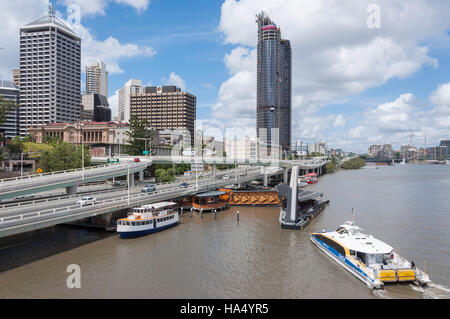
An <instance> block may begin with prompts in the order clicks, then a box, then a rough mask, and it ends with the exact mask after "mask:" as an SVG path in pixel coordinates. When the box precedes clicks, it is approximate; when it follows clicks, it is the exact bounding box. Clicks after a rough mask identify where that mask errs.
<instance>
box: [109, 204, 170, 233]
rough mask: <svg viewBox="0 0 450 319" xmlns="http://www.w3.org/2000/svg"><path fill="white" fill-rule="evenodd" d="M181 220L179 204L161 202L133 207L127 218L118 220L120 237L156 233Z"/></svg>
mask: <svg viewBox="0 0 450 319" xmlns="http://www.w3.org/2000/svg"><path fill="white" fill-rule="evenodd" d="M178 222H179V216H178V210H177V204H176V203H174V202H160V203H153V204H150V205H143V206H139V207H135V208H133V210H132V211H131V212H130V213H128V217H127V218H122V219H119V220H118V221H117V232H118V233H119V234H120V238H131V237H138V236H143V235H147V234H150V233H154V232H157V231H160V230H163V229H167V228H169V227H172V226H175V225H176V224H178Z"/></svg>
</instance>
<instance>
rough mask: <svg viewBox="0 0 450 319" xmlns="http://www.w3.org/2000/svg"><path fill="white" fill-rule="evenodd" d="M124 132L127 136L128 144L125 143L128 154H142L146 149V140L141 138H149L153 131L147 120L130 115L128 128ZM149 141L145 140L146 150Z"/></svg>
mask: <svg viewBox="0 0 450 319" xmlns="http://www.w3.org/2000/svg"><path fill="white" fill-rule="evenodd" d="M126 134H127V135H128V137H129V145H127V152H128V154H129V155H142V152H143V151H145V150H146V149H145V144H146V143H145V142H146V141H145V140H142V138H148V139H150V138H152V137H153V132H152V130H151V129H150V124H149V123H148V121H147V120H146V119H139V118H137V117H136V116H133V117H131V119H130V130H129V131H128V132H126ZM149 142H150V141H149V140H147V150H148V149H149V147H150V145H149V144H148V143H149Z"/></svg>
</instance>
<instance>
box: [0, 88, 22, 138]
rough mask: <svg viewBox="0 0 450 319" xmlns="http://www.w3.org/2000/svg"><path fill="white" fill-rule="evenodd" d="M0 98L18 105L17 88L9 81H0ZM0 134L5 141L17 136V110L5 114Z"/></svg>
mask: <svg viewBox="0 0 450 319" xmlns="http://www.w3.org/2000/svg"><path fill="white" fill-rule="evenodd" d="M0 96H2V97H3V99H5V100H10V101H14V102H15V103H16V104H18V103H19V87H18V86H17V85H16V84H14V83H13V82H11V81H2V80H0ZM0 132H2V135H3V136H4V137H5V138H6V139H12V138H14V137H15V136H17V135H19V108H17V109H15V110H14V111H11V112H9V113H7V114H6V119H5V122H4V123H3V125H1V126H0Z"/></svg>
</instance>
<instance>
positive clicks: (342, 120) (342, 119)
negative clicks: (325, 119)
mask: <svg viewBox="0 0 450 319" xmlns="http://www.w3.org/2000/svg"><path fill="white" fill-rule="evenodd" d="M346 122H347V120H346V119H345V117H344V116H343V115H342V114H339V115H338V116H336V119H335V120H334V123H333V126H335V127H339V126H345V123H346Z"/></svg>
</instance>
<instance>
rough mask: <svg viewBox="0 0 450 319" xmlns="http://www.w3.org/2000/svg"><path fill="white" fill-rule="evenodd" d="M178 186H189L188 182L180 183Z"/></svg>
mask: <svg viewBox="0 0 450 319" xmlns="http://www.w3.org/2000/svg"><path fill="white" fill-rule="evenodd" d="M179 186H180V187H181V188H186V187H189V184H188V183H181V184H180V185H179Z"/></svg>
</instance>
